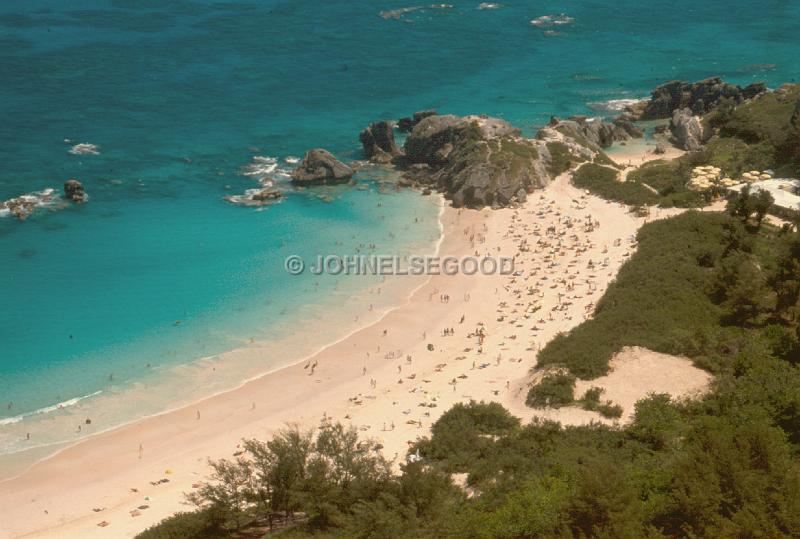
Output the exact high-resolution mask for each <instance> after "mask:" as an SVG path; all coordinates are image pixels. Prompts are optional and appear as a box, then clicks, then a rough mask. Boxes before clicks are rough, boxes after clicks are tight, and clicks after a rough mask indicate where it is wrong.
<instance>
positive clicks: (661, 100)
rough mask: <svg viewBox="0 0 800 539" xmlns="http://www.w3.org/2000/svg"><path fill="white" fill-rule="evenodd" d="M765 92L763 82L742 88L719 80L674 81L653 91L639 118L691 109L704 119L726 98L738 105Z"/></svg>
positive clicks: (666, 115)
mask: <svg viewBox="0 0 800 539" xmlns="http://www.w3.org/2000/svg"><path fill="white" fill-rule="evenodd" d="M766 89H767V88H766V86H765V85H764V84H763V83H760V82H758V83H754V84H750V85H749V86H746V87H744V88H743V87H741V86H737V85H735V84H728V83H727V82H724V81H723V80H722V79H721V78H719V77H712V78H709V79H705V80H701V81H698V82H694V83H688V82H683V81H678V80H674V81H670V82H667V83H665V84H662V85H661V86H658V87H657V88H656V89H655V90H653V93H652V96H651V97H650V100H649V101H648V102H647V104H646V105H645V107H644V109H643V110H642V111H641V116H640V119H642V120H656V119H660V118H671V117H672V113H673V112H674V111H676V110H679V109H685V108H688V109H689V111H690V112H691V113H692V114H693V115H695V116H702V115H704V114H706V113H708V112H709V111H710V110H712V109H713V108H714V107H715V106H716V105H717V104H718V103H719V101H720V100H721V99H723V98H727V99H730V100H732V101H733V102H734V103H735V104H739V103H741V102H743V101H745V100H747V99H752V98H753V97H756V96H757V95H759V94H762V93H764V92H765V91H766Z"/></svg>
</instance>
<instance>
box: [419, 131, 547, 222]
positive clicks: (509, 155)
mask: <svg viewBox="0 0 800 539" xmlns="http://www.w3.org/2000/svg"><path fill="white" fill-rule="evenodd" d="M538 146H539V143H538V142H537V141H534V140H528V139H525V138H522V137H521V136H520V131H519V129H517V128H515V127H514V126H512V125H511V124H509V123H508V122H506V121H504V120H499V119H496V118H487V117H479V116H467V117H463V118H461V117H458V116H452V115H444V116H438V115H437V116H429V117H427V118H424V119H422V120H421V121H420V122H419V123H418V124H417V125H416V126H415V127H414V129H413V130H412V132H411V134H410V135H409V137H408V138H407V139H406V143H405V154H406V155H405V159H404V162H405V165H406V177H407V178H410V179H412V180H414V181H416V182H418V183H422V184H424V185H430V186H433V187H435V188H437V189H438V190H440V191H441V192H443V193H444V194H445V196H447V197H448V198H450V199H451V200H452V202H453V206H455V207H462V206H467V207H473V208H480V207H483V206H495V207H497V206H507V205H510V204H513V203H515V202H522V201H524V200H525V198H526V196H527V193H528V192H529V191H530V190H532V189H534V188H536V187H541V186H543V185H545V184H546V183H547V182H548V181H549V177H548V176H547V173H546V172H545V170H544V165H543V164H542V162H541V161H540V159H539V152H538Z"/></svg>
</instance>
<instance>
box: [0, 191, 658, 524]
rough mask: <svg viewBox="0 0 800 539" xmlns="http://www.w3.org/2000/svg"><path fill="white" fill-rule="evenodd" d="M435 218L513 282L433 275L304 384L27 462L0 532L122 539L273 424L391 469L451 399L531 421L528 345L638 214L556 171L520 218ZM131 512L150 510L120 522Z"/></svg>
mask: <svg viewBox="0 0 800 539" xmlns="http://www.w3.org/2000/svg"><path fill="white" fill-rule="evenodd" d="M443 220H444V225H445V238H444V241H443V243H442V248H441V253H442V254H443V255H458V256H460V255H465V254H475V253H476V252H477V253H478V254H480V255H483V254H494V255H503V256H510V255H515V256H516V264H515V269H516V275H508V276H503V275H494V276H483V275H473V276H466V275H463V274H462V275H456V276H433V277H431V278H430V280H429V281H428V283H427V284H425V285H424V286H422V287H421V288H420V289H419V290H418V291H417V292H416V293H415V294H414V295H413V296H412V297H411V299H410V301H409V302H408V304H406V305H404V306H401V307H399V308H397V309H395V310H393V311H391V312H390V313H389V314H387V315H386V317H385V318H384V319H383V320H381V321H380V322H379V323H377V324H375V325H373V326H370V327H367V328H365V329H363V330H361V331H358V332H356V333H354V334H353V335H351V336H350V337H348V338H347V339H345V340H343V341H341V342H339V343H337V344H335V345H333V346H330V347H329V348H327V349H325V350H323V351H322V352H320V353H319V354H317V355H316V356H315V357H314V358H313V359H312V363H316V364H317V366H316V369H314V372H313V374H310V371H311V368H310V366H309V367H307V368H304V365H296V366H293V367H289V368H286V369H284V370H281V371H279V372H277V373H274V374H270V375H268V376H265V377H263V378H260V379H258V380H254V381H252V382H250V383H248V384H246V385H244V386H243V387H241V388H239V389H236V390H234V391H231V392H228V393H225V394H222V395H218V396H215V397H212V398H210V399H207V400H205V401H202V402H201V403H200V404H198V405H197V406H192V407H188V408H184V409H181V410H178V411H175V412H170V413H167V414H164V415H161V416H157V417H153V418H149V419H145V420H142V421H140V422H138V423H135V424H133V425H129V426H126V427H122V428H119V429H117V430H115V431H112V432H109V433H106V434H102V435H97V436H94V437H91V438H88V439H86V440H85V441H83V442H81V443H79V444H77V445H75V446H73V447H70V448H68V449H66V450H64V451H62V452H61V453H59V454H57V455H56V456H54V457H52V458H50V459H47V460H45V461H42V462H40V463H38V464H36V465H35V466H33V467H32V468H31V469H30V470H28V471H27V472H25V473H24V474H23V475H21V476H20V477H18V478H15V479H12V480H9V481H6V482H3V483H0V508H2V509H0V522H2V529H0V537H20V536H25V537H29V536H30V537H33V536H35V537H62V538H63V537H81V538H92V537H104V538H109V537H114V538H117V537H132V536H133V535H135V534H136V533H137V532H139V531H141V530H142V529H144V528H145V527H147V526H149V525H151V524H153V523H155V522H158V521H159V520H161V519H162V518H164V517H166V516H168V515H170V514H172V513H174V512H175V511H176V510H180V509H182V508H185V507H184V506H182V505H181V499H182V492H185V491H188V490H191V488H192V484H193V483H196V482H198V481H200V480H202V478H203V477H204V475H205V474H206V472H207V467H206V464H205V463H206V460H207V458H209V457H213V458H219V457H224V456H230V455H231V454H232V452H233V451H235V449H236V448H235V446H236V444H237V442H238V440H240V439H241V438H243V437H259V438H266V437H268V436H269V435H270V433H271V432H274V430H275V429H277V428H280V427H281V426H282V425H284V424H285V423H286V422H297V423H299V424H301V425H303V426H308V427H311V426H315V425H318V424H319V422H320V421H321V420H322V419H323V416H324V417H326V418H328V419H331V418H332V419H333V420H337V421H342V422H345V423H352V424H353V425H356V426H357V427H358V428H359V429H360V430H361V431H362V432H363V433H364V435H365V436H370V437H374V438H376V439H379V440H380V441H381V442H382V443H383V444H384V447H385V449H384V451H385V453H386V455H387V457H389V458H393V457H394V456H395V455H397V458H398V459H400V458H403V456H404V454H405V450H406V448H407V443H408V442H409V441H413V440H415V439H417V437H419V436H423V435H425V434H427V432H428V428H429V427H430V425H431V423H432V422H434V421H435V420H436V419H437V418H438V417H439V415H440V414H441V413H442V412H444V411H445V410H447V409H448V408H449V407H450V406H452V404H453V403H455V402H465V401H468V400H470V399H475V400H487V401H488V400H495V401H498V402H500V403H502V404H503V405H505V406H507V407H508V408H509V409H510V410H512V411H513V412H514V413H517V414H519V415H520V416H522V417H531V416H532V415H533V411H531V410H530V409H527V408H525V406H524V402H523V401H524V396H525V392H526V391H527V388H526V383H525V382H526V380H527V378H528V375H529V371H530V369H531V368H532V367H534V366H535V363H536V351H537V350H538V349H539V348H540V347H541V346H543V345H544V344H545V343H546V342H547V341H548V340H550V339H551V338H552V337H553V336H554V335H555V334H557V333H558V332H560V331H566V330H569V329H570V328H572V327H574V326H576V325H578V324H580V323H581V322H582V321H583V320H584V319H585V317H586V316H587V313H590V312H591V310H592V308H593V305H594V302H595V301H596V300H597V299H599V298H600V297H601V296H602V294H603V293H604V291H605V289H606V287H607V285H608V283H609V282H610V281H611V279H612V278H613V276H614V275H616V273H617V271H618V270H619V267H620V266H621V264H622V263H623V262H624V261H625V260H626V259H627V258H628V257H629V256H630V255H631V253H632V247H631V241H632V238H633V236H634V234H635V233H636V230H637V229H638V228H639V226H641V224H642V223H643V219H640V218H636V217H634V216H632V215H631V214H629V213H628V212H627V209H626V208H625V207H623V206H621V205H619V204H615V203H609V202H606V201H604V200H602V199H599V198H596V197H592V196H587V195H586V194H585V193H584V192H582V191H580V190H578V189H576V188H574V187H572V186H571V185H569V183H568V179H567V176H566V175H564V176H562V177H560V178H559V179H558V180H557V181H556V182H554V183H553V184H552V185H551V186H549V187H548V188H547V189H545V190H543V191H541V192H536V193H534V194H533V195H532V196H531V197H530V200H529V202H528V203H527V204H526V206H525V207H524V208H521V209H518V210H514V209H504V210H499V211H490V210H484V211H471V210H462V211H457V210H454V209H452V208H447V209H446V211H445V212H444V215H443ZM590 261H591V264H590ZM462 316H463V321H462ZM446 329H448V330H449V329H452V335H449V334H447V335H445V333H444V332H445V330H446ZM304 331H313V328H304ZM479 335H483V337H480V336H479ZM429 344H430V345H432V346H433V351H429V350H428V345H429ZM253 353H258V351H257V350H255V351H254V352H253ZM364 369H366V373H365V372H364ZM198 412H199V413H200V418H199V419H198ZM577 412H580V413H581V414H588V415H586V416H585V417H584V420H589V419H592V418H596V417H598V416H597V414H593V413H590V412H584V411H582V410H578V411H577ZM581 414H578V415H581ZM582 417H583V416H582ZM579 420H580V419H579ZM140 444H141V447H142V452H141V458H140V456H139V447H140ZM167 470H169V471H170V472H171V473H169V474H165V472H166V471H167ZM164 478H167V479H169V482H168V483H163V484H158V485H152V484H151V483H150V482H155V481H158V480H159V479H164ZM133 489H136V491H134V490H133ZM140 505H148V506H149V507H148V508H147V509H144V510H141V511H140V513H141V514H140V515H139V516H136V517H132V516H131V515H130V514H129V512H130V511H132V510H134V509H135V508H136V507H137V506H140ZM93 508H104V509H103V511H101V512H94V511H93ZM101 521H107V522H108V523H109V525H108V526H107V527H98V526H97V524H98V523H100V522H101Z"/></svg>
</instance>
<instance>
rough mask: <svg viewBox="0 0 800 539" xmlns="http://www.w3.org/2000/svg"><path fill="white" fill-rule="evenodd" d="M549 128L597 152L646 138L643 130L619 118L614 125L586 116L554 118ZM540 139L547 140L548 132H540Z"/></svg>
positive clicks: (625, 119)
mask: <svg viewBox="0 0 800 539" xmlns="http://www.w3.org/2000/svg"><path fill="white" fill-rule="evenodd" d="M547 128H549V129H551V130H554V131H557V132H558V133H561V134H562V135H564V136H565V137H567V138H570V139H572V140H574V141H576V142H578V143H579V144H582V145H584V146H586V147H588V148H589V149H591V150H592V151H595V152H597V151H600V150H601V149H603V148H608V147H609V146H611V145H612V144H613V143H614V142H618V141H625V140H628V139H630V138H639V137H642V136H644V132H643V131H642V130H641V129H639V128H638V127H637V126H636V125H635V124H634V123H633V122H632V121H631V120H629V119H627V118H624V117H619V118H617V119H616V120H614V123H609V122H605V121H603V120H600V119H599V118H587V117H585V116H571V117H570V118H567V119H566V120H559V119H558V118H556V117H552V118H551V119H550V123H549V125H548V127H547ZM538 137H539V138H545V137H546V132H545V133H542V132H541V131H540V135H538Z"/></svg>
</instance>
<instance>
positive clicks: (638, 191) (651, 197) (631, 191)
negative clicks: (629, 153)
mask: <svg viewBox="0 0 800 539" xmlns="http://www.w3.org/2000/svg"><path fill="white" fill-rule="evenodd" d="M618 177H619V171H618V170H615V169H613V168H609V167H606V166H602V165H597V164H595V163H586V164H585V165H581V167H580V168H579V169H578V170H576V171H575V173H574V174H573V176H572V183H573V184H575V186H577V187H580V188H581V189H588V190H589V191H591V192H593V193H594V194H596V195H598V196H601V197H603V198H605V199H608V200H614V201H617V202H622V203H623V204H629V205H631V206H642V205H652V204H656V203H657V202H658V195H657V194H656V193H654V192H652V191H650V190H649V189H647V188H646V187H644V186H643V185H641V184H638V183H633V182H621V181H619V180H618Z"/></svg>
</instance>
